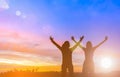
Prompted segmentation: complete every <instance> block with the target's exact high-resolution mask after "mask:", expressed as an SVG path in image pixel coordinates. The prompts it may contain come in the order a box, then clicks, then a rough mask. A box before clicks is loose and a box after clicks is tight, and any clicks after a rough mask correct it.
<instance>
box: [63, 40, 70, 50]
mask: <svg viewBox="0 0 120 77" xmlns="http://www.w3.org/2000/svg"><path fill="white" fill-rule="evenodd" d="M62 47H65V48H66V47H67V48H69V47H70V43H69V41H65V42H64V43H63V45H62Z"/></svg>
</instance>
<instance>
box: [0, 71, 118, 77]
mask: <svg viewBox="0 0 120 77" xmlns="http://www.w3.org/2000/svg"><path fill="white" fill-rule="evenodd" d="M0 77H61V73H60V72H29V71H14V72H6V73H0ZM67 77H68V76H67ZM74 77H120V71H119V72H110V73H97V74H94V75H83V74H82V73H75V74H74Z"/></svg>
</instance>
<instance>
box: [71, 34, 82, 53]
mask: <svg viewBox="0 0 120 77" xmlns="http://www.w3.org/2000/svg"><path fill="white" fill-rule="evenodd" d="M71 39H72V40H74V37H71ZM83 39H84V36H82V37H81V38H80V40H79V41H78V42H77V41H75V40H74V42H75V43H76V44H75V45H74V46H73V47H72V48H71V50H72V51H73V50H75V48H77V46H80V42H81V41H82V40H83Z"/></svg>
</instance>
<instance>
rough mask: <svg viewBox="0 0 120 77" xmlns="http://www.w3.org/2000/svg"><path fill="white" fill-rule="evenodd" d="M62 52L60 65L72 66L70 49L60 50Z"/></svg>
mask: <svg viewBox="0 0 120 77" xmlns="http://www.w3.org/2000/svg"><path fill="white" fill-rule="evenodd" d="M61 51H62V56H63V57H62V63H63V64H65V65H70V64H72V51H71V50H70V49H68V48H67V49H65V48H61Z"/></svg>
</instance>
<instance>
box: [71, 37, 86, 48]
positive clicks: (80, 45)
mask: <svg viewBox="0 0 120 77" xmlns="http://www.w3.org/2000/svg"><path fill="white" fill-rule="evenodd" d="M82 38H84V36H82ZM71 39H72V40H73V41H74V42H75V43H77V41H76V40H75V39H74V37H73V36H72V37H71ZM81 41H82V40H81ZM78 46H79V47H80V48H83V46H82V45H81V44H79V45H78Z"/></svg>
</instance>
